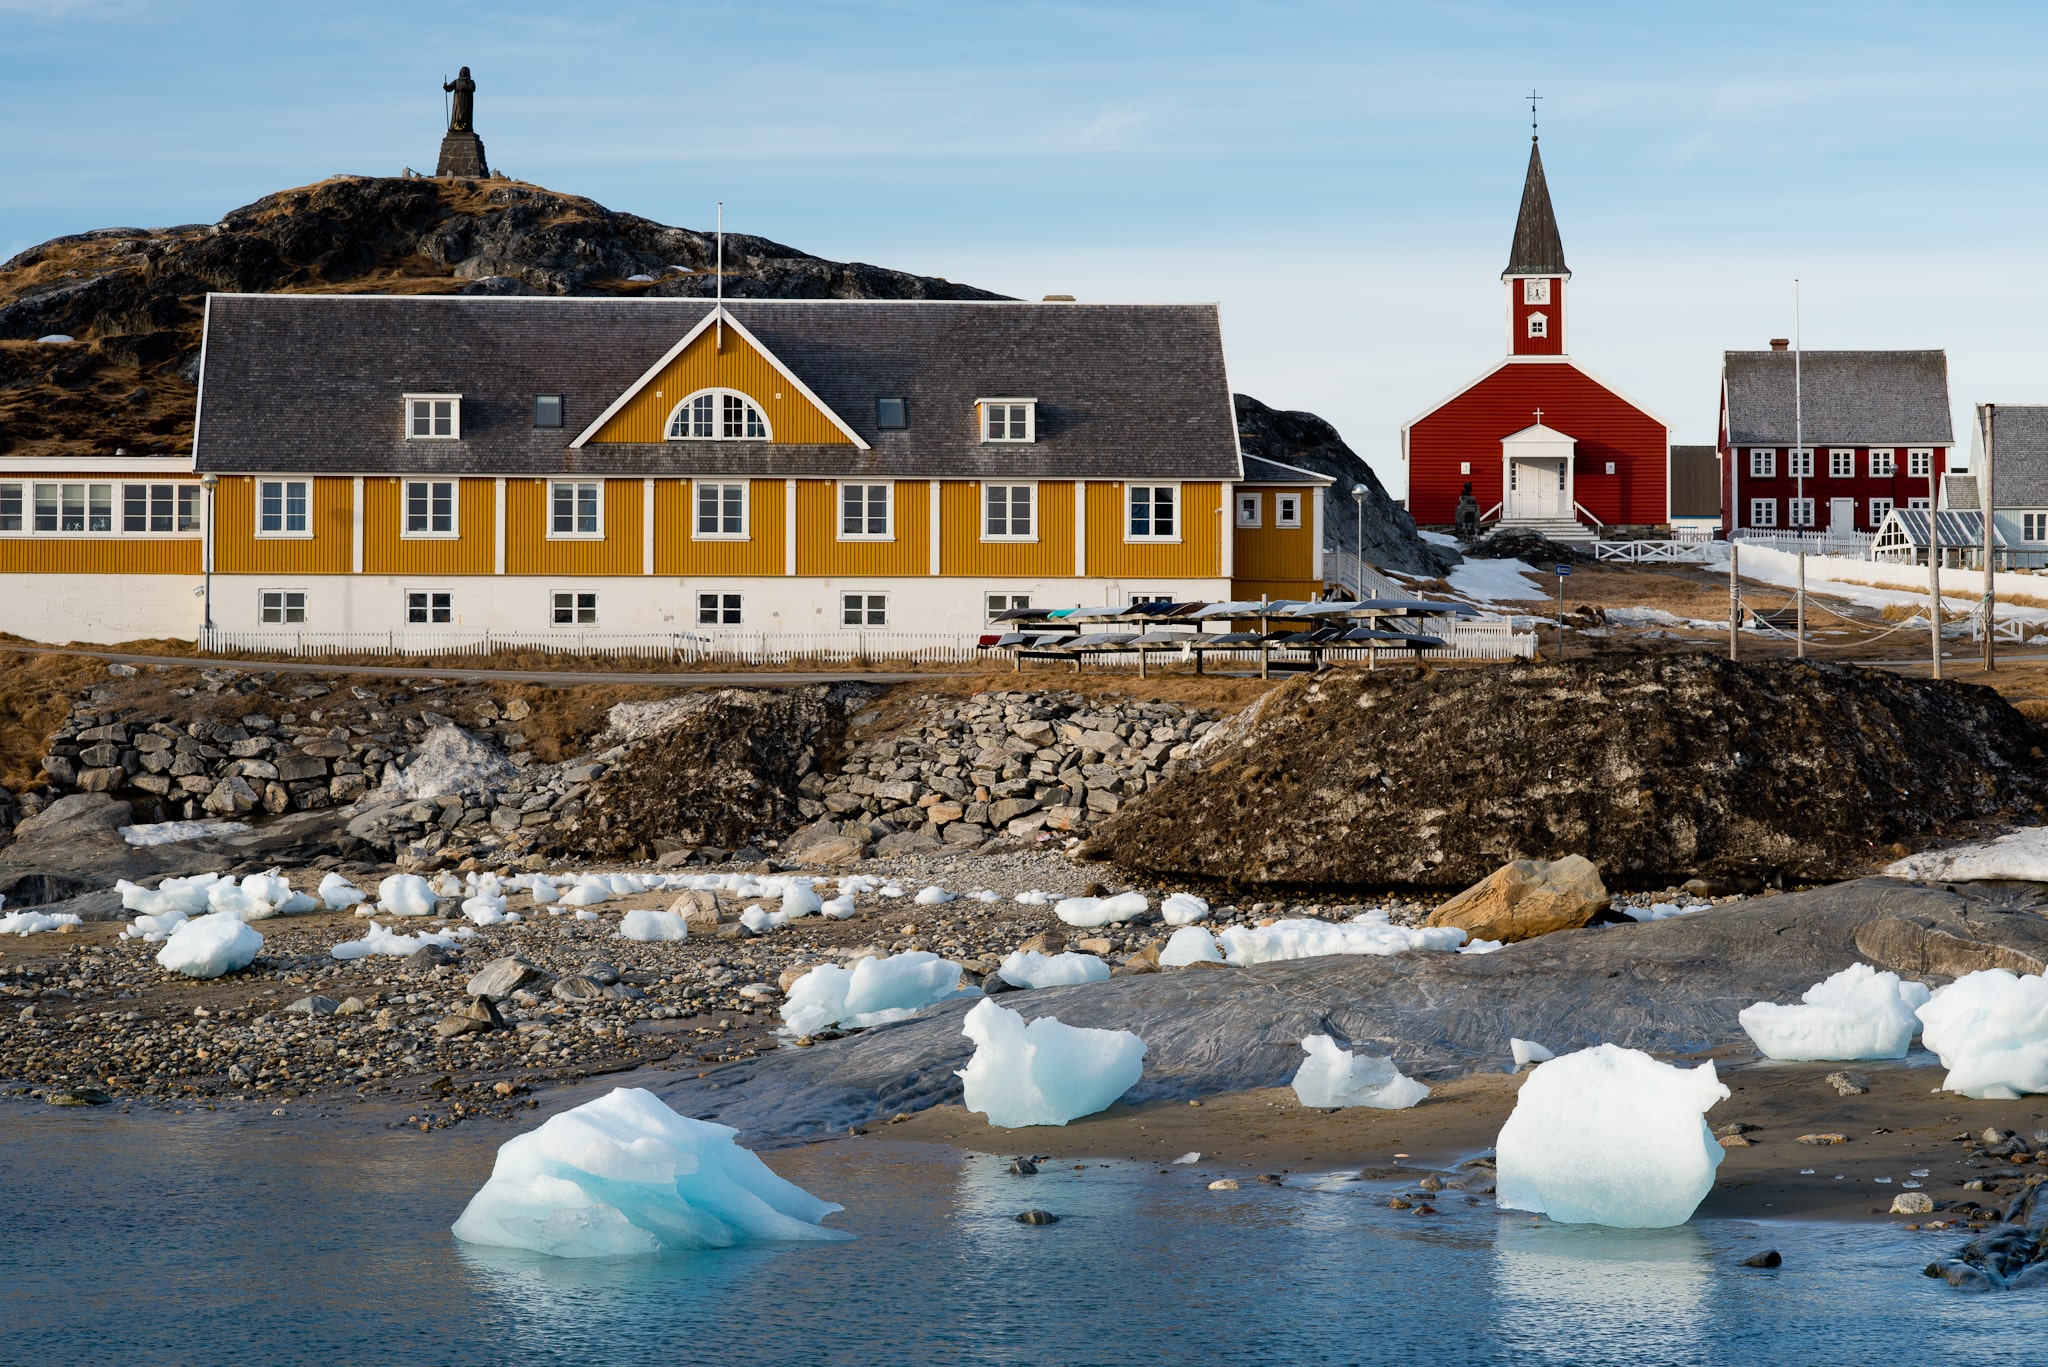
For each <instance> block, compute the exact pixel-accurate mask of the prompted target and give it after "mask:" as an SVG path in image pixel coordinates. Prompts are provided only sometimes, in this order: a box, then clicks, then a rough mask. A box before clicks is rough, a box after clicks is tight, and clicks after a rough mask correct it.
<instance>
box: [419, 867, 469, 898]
mask: <svg viewBox="0 0 2048 1367" xmlns="http://www.w3.org/2000/svg"><path fill="white" fill-rule="evenodd" d="M427 886H428V887H431V888H432V889H433V890H434V896H436V897H460V896H462V895H463V893H464V891H465V889H464V888H463V886H462V880H461V879H460V878H457V877H456V876H455V875H454V874H452V873H450V872H448V871H447V870H446V869H443V870H442V871H441V872H440V873H438V874H436V875H435V876H434V880H433V881H432V882H431V883H429V884H428V885H427Z"/></svg>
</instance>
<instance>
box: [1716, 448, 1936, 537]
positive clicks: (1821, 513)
mask: <svg viewBox="0 0 2048 1367" xmlns="http://www.w3.org/2000/svg"><path fill="white" fill-rule="evenodd" d="M1753 449H1756V448H1753V447H1748V446H1738V447H1736V448H1734V450H1733V451H1732V452H1731V451H1730V450H1729V449H1728V446H1727V443H1726V438H1725V437H1724V438H1723V441H1722V447H1721V457H1722V459H1721V469H1722V472H1723V473H1722V476H1721V478H1722V498H1721V526H1722V528H1723V530H1726V529H1728V528H1730V527H1748V526H1751V525H1753V524H1752V523H1751V521H1750V516H1749V512H1750V509H1749V501H1750V500H1751V499H1753V498H1774V499H1776V500H1777V501H1778V525H1777V530H1779V531H1788V530H1795V529H1794V528H1793V527H1792V509H1791V506H1790V505H1789V504H1788V503H1787V502H1786V500H1787V499H1792V498H1799V497H1805V498H1810V499H1812V500H1813V525H1812V527H1811V528H1807V527H1800V528H1797V529H1796V530H1799V531H1808V530H1811V531H1826V530H1827V529H1828V512H1829V508H1828V501H1829V500H1830V499H1836V498H1853V499H1855V500H1856V530H1857V531H1859V532H1874V531H1876V530H1877V524H1876V523H1875V522H1873V521H1872V520H1871V517H1870V500H1871V499H1873V498H1888V499H1890V500H1891V501H1892V504H1893V506H1895V507H1899V508H1904V507H1906V506H1908V500H1910V499H1915V498H1932V497H1934V490H1933V489H1931V488H1929V487H1928V482H1927V477H1926V476H1925V475H1909V474H1907V473H1906V470H1907V458H1906V452H1907V451H1909V450H1919V451H1924V450H1927V449H1929V448H1927V447H1924V446H1919V447H1907V446H1890V447H1886V446H1880V447H1877V448H1876V449H1877V450H1879V451H1890V452H1891V453H1892V456H1893V462H1894V467H1893V468H1894V469H1896V470H1897V472H1898V473H1896V474H1894V475H1892V476H1891V477H1889V478H1877V479H1873V478H1872V477H1871V476H1870V474H1869V473H1868V471H1869V470H1870V452H1871V449H1872V448H1870V447H1868V446H1859V447H1857V448H1856V473H1855V474H1854V475H1851V476H1849V477H1847V478H1845V479H1837V478H1835V477H1834V476H1832V475H1830V474H1829V473H1828V451H1829V450H1830V449H1834V450H1840V449H1842V448H1840V447H1835V448H1829V447H1826V446H1816V447H1814V448H1813V471H1814V472H1813V473H1812V474H1811V475H1809V476H1807V477H1806V479H1805V480H1803V481H1802V480H1798V479H1794V478H1793V477H1792V476H1791V475H1788V474H1786V473H1785V471H1786V470H1788V469H1790V468H1791V461H1790V459H1789V456H1788V453H1789V452H1790V450H1791V448H1790V447H1789V446H1780V447H1778V448H1777V452H1778V459H1777V465H1776V469H1777V471H1778V473H1777V474H1776V475H1774V476H1770V477H1767V478H1761V479H1759V478H1757V477H1755V476H1752V475H1751V474H1750V473H1749V453H1750V451H1751V450H1753ZM1932 449H1933V451H1934V474H1935V478H1936V480H1937V481H1938V480H1939V479H1940V477H1941V476H1942V475H1943V474H1945V473H1946V472H1947V470H1948V461H1949V448H1947V447H1945V446H1936V447H1934V448H1932ZM1802 484H1804V486H1805V487H1804V489H1803V490H1802V489H1801V487H1800V486H1801V485H1802ZM1738 504H1739V506H1738Z"/></svg>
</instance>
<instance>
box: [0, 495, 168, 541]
mask: <svg viewBox="0 0 2048 1367" xmlns="http://www.w3.org/2000/svg"><path fill="white" fill-rule="evenodd" d="M18 497H19V496H18V495H17V498H18ZM4 521H5V515H4V514H0V524H4ZM0 530H5V527H4V525H0ZM16 530H17V531H18V530H20V529H19V528H16ZM121 530H122V531H124V532H144V533H149V532H158V533H161V532H173V533H175V532H196V531H198V530H199V486H198V485H196V484H124V485H122V486H121Z"/></svg>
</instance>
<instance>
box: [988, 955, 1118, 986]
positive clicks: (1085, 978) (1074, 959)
mask: <svg viewBox="0 0 2048 1367" xmlns="http://www.w3.org/2000/svg"><path fill="white" fill-rule="evenodd" d="M996 976H997V977H998V978H1001V979H1002V980H1003V981H1004V982H1006V983H1008V984H1009V985H1010V986H1012V987H1073V986H1075V985H1076V984H1078V983H1106V982H1108V981H1109V965H1108V964H1106V963H1104V962H1103V961H1102V960H1101V959H1098V958H1096V957H1095V956H1094V955H1093V954H1076V953H1073V952H1072V951H1069V952H1068V953H1065V954H1040V953H1039V952H1038V951H1037V950H1035V949H1019V950H1013V951H1012V952H1011V953H1010V954H1009V956H1008V957H1007V958H1005V959H1004V960H1003V962H1002V965H1001V967H999V968H997V969H996Z"/></svg>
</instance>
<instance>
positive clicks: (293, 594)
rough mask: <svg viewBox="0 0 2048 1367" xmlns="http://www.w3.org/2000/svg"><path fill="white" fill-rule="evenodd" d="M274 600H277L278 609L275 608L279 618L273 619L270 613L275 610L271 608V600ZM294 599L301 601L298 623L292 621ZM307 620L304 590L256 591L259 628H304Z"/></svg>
mask: <svg viewBox="0 0 2048 1367" xmlns="http://www.w3.org/2000/svg"><path fill="white" fill-rule="evenodd" d="M273 598H274V599H276V600H277V606H276V608H275V611H276V613H277V616H276V617H275V618H272V617H271V616H270V613H271V612H272V610H273V609H272V607H271V602H270V600H271V599H273ZM293 598H297V599H298V600H299V605H298V613H299V617H298V620H297V621H293V620H292V618H291V612H292V605H291V600H292V599H293ZM306 620H307V619H306V591H305V590H304V589H258V590H256V624H257V625H258V626H266V627H294V626H304V625H305V624H306Z"/></svg>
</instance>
